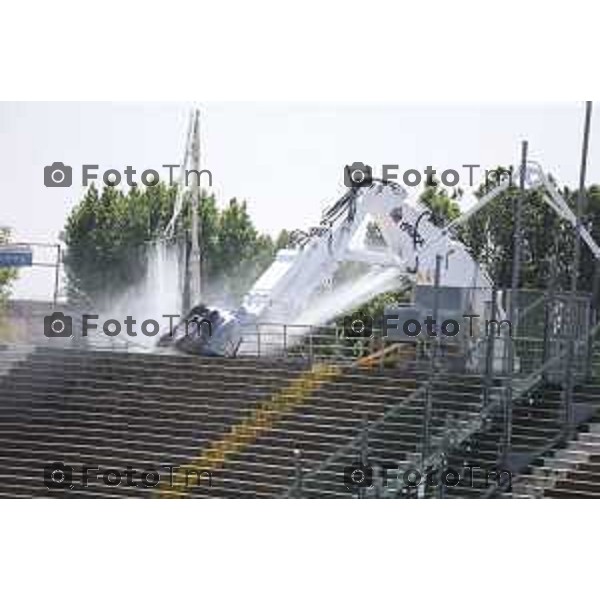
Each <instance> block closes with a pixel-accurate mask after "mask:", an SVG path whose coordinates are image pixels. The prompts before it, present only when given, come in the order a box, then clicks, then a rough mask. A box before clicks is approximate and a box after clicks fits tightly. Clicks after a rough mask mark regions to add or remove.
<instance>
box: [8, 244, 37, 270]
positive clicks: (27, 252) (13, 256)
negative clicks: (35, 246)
mask: <svg viewBox="0 0 600 600" xmlns="http://www.w3.org/2000/svg"><path fill="white" fill-rule="evenodd" d="M32 262H33V252H32V251H31V249H30V248H28V247H26V246H25V247H15V246H5V247H2V246H0V267H30V266H31V264H32Z"/></svg>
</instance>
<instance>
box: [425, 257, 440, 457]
mask: <svg viewBox="0 0 600 600" xmlns="http://www.w3.org/2000/svg"><path fill="white" fill-rule="evenodd" d="M442 260H443V257H442V255H441V254H437V255H436V257H435V278H434V284H433V285H434V288H433V311H432V312H433V315H432V317H433V321H434V323H435V334H436V338H435V340H434V341H433V345H432V346H431V347H430V349H429V352H430V359H429V373H428V377H427V384H426V385H425V405H424V407H423V408H424V410H423V434H422V435H423V440H422V444H421V446H422V449H421V458H422V460H421V463H422V465H423V468H425V466H426V465H425V462H426V461H427V459H428V458H429V454H430V453H431V420H432V418H433V387H434V380H435V373H436V369H437V352H438V346H439V343H440V335H439V331H440V328H439V327H438V323H437V321H438V316H439V291H440V280H441V274H442Z"/></svg>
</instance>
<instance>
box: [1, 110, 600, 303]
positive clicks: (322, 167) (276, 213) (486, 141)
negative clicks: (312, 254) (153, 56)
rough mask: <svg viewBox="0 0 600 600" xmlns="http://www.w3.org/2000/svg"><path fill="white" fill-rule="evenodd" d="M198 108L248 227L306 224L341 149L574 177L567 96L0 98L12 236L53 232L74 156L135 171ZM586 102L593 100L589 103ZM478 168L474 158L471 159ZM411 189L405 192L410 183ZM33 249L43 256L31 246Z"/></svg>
mask: <svg viewBox="0 0 600 600" xmlns="http://www.w3.org/2000/svg"><path fill="white" fill-rule="evenodd" d="M195 106H198V107H200V108H201V109H202V118H203V121H202V145H203V148H202V151H203V157H202V162H203V165H202V166H203V168H207V169H210V170H211V171H212V174H213V190H214V192H215V194H216V195H217V198H218V199H219V201H220V202H221V203H224V202H225V201H226V200H227V199H229V198H231V197H233V196H236V197H237V198H240V199H245V200H247V202H248V206H249V210H250V213H251V215H252V218H253V220H254V223H255V224H256V226H257V227H258V229H259V230H261V231H265V232H269V233H276V232H278V231H279V230H280V229H282V228H286V229H296V228H300V229H303V228H307V227H309V226H311V225H316V224H318V221H319V219H320V215H321V212H322V210H323V209H324V208H325V207H326V206H327V205H329V204H330V203H331V202H333V201H335V200H336V199H337V198H338V197H339V196H340V195H341V194H342V193H343V191H344V189H345V188H344V186H343V167H344V165H346V164H349V163H352V162H354V161H362V162H364V163H367V164H371V165H373V168H374V174H375V175H378V174H379V173H380V170H381V164H384V163H394V164H399V165H400V171H401V172H402V171H404V170H407V169H411V168H415V169H418V170H421V171H422V170H423V169H424V168H425V167H426V166H428V165H431V166H433V167H434V168H436V169H438V172H440V171H441V170H443V169H448V168H454V169H456V170H458V171H459V173H460V175H461V178H462V179H461V186H462V187H464V188H468V186H467V185H466V184H467V180H466V178H467V171H466V169H463V168H462V167H461V165H463V164H466V163H478V164H481V165H482V168H492V167H494V166H496V165H498V164H511V163H515V162H517V161H518V157H519V151H520V149H519V144H520V141H521V140H522V139H527V140H528V141H529V144H530V158H532V159H534V160H538V161H540V162H541V163H542V164H543V166H544V167H545V169H546V170H547V171H551V172H552V173H553V174H554V175H556V177H557V178H558V180H559V182H560V183H565V184H567V185H570V186H572V187H575V186H576V184H577V178H578V169H579V160H580V159H579V154H580V145H581V133H582V126H583V103H582V102H572V103H569V104H565V103H563V104H557V103H551V104H547V103H539V104H532V103H529V104H518V103H513V104H503V105H491V104H487V105H476V104H473V105H458V104H448V103H446V104H435V103H430V104H419V105H408V104H393V105H392V104H370V105H367V104H363V105H361V104H348V103H340V104H318V103H312V104H282V103H276V104H267V103H234V102H230V103H197V104H194V103H191V102H190V103H169V104H164V103H135V104H134V103H127V104H125V103H116V104H114V103H108V102H98V103H78V102H72V103H65V102H60V103H50V102H48V103H43V102H36V103H6V102H4V103H1V104H0V182H1V184H2V185H1V188H0V194H1V196H0V225H6V226H9V227H11V228H12V229H13V239H14V241H20V242H45V243H53V242H56V241H57V238H58V234H59V232H60V231H61V229H62V228H63V225H64V222H65V219H66V216H67V214H68V212H69V210H70V209H71V208H72V207H73V206H74V205H75V204H76V203H77V201H78V200H79V199H80V198H81V197H82V195H83V193H84V188H83V187H82V186H81V165H82V164H83V163H94V164H98V165H99V166H100V168H99V171H100V173H102V171H104V170H107V169H109V168H116V169H118V170H120V171H123V170H124V169H125V167H126V166H128V165H131V166H132V167H133V168H134V169H136V170H137V171H138V174H137V175H136V177H138V178H139V174H140V173H141V171H143V170H144V169H148V168H155V169H157V170H159V171H164V173H165V175H166V171H165V170H162V169H160V166H161V165H162V164H166V163H179V162H180V161H181V158H182V151H183V144H184V137H185V131H186V126H187V119H188V116H189V111H190V109H191V108H193V107H195ZM595 108H596V107H595ZM55 161H61V162H64V163H65V164H68V165H71V166H72V167H73V178H74V181H73V186H72V187H71V188H47V187H45V186H44V182H43V171H44V166H46V165H48V164H51V163H53V162H55ZM481 174H482V172H481ZM591 182H600V115H595V116H593V117H592V136H591V145H590V162H589V169H588V183H591ZM416 193H417V192H415V194H416ZM36 258H37V259H38V260H43V259H44V258H51V257H50V256H48V255H43V254H39V255H37V256H36ZM52 284H53V274H52V272H51V270H50V269H43V268H41V267H38V268H32V269H23V270H22V271H21V277H20V280H19V281H18V282H17V284H16V285H15V287H14V294H13V295H14V296H16V297H32V298H42V299H48V298H50V297H51V294H52Z"/></svg>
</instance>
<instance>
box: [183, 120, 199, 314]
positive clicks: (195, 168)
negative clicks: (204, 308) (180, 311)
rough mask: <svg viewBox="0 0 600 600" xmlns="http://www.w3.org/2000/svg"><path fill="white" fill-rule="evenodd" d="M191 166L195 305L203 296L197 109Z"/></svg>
mask: <svg viewBox="0 0 600 600" xmlns="http://www.w3.org/2000/svg"><path fill="white" fill-rule="evenodd" d="M193 120H194V122H193V129H192V147H191V166H192V171H191V172H190V173H187V174H186V178H187V177H190V176H192V177H193V176H194V175H195V182H194V183H192V184H191V185H190V188H191V189H190V192H191V202H190V203H191V207H192V225H191V232H190V233H191V236H192V244H191V252H190V260H189V264H188V270H189V282H190V288H189V299H190V305H191V306H195V305H196V304H198V303H199V302H200V298H201V296H202V254H201V250H200V238H201V236H202V224H201V222H200V217H199V215H198V210H199V208H200V203H201V201H202V199H201V190H200V111H199V110H198V109H196V110H195V111H194V116H193Z"/></svg>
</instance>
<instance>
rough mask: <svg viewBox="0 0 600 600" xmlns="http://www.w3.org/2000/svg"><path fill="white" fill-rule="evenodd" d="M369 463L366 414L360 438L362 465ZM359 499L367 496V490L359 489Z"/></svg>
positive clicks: (363, 417)
mask: <svg viewBox="0 0 600 600" xmlns="http://www.w3.org/2000/svg"><path fill="white" fill-rule="evenodd" d="M368 462H369V418H368V416H367V414H366V413H363V416H362V431H361V436H360V464H361V465H365V466H366V465H368ZM357 495H358V497H359V498H363V497H364V495H365V488H363V487H360V488H358V493H357Z"/></svg>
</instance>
